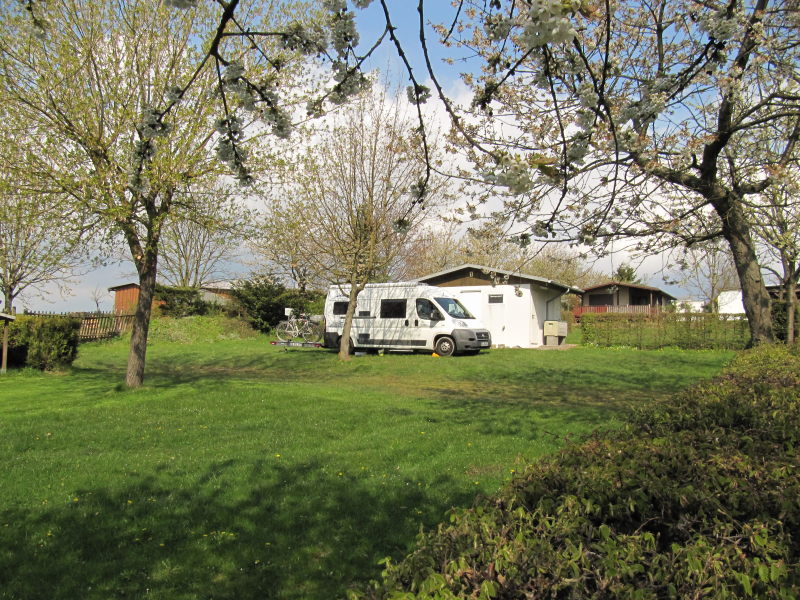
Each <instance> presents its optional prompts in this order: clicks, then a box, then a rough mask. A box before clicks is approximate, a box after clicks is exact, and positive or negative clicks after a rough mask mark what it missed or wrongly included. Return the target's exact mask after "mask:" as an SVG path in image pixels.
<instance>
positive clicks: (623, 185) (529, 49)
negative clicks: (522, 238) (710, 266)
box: [443, 0, 800, 343]
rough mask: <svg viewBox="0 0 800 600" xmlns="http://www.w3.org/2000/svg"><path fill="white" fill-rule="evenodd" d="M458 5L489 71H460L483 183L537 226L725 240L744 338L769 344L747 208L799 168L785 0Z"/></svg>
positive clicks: (572, 235) (588, 236)
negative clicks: (503, 191) (470, 95)
mask: <svg viewBox="0 0 800 600" xmlns="http://www.w3.org/2000/svg"><path fill="white" fill-rule="evenodd" d="M459 4H460V6H461V7H464V8H466V7H469V9H470V10H466V11H465V13H466V14H467V16H466V17H464V18H462V22H461V24H462V25H463V26H464V27H465V28H466V30H467V31H466V32H465V34H464V35H463V36H462V37H461V38H460V40H459V43H463V44H468V45H470V46H471V47H472V48H474V49H475V50H476V51H477V52H478V53H480V55H481V56H483V57H484V59H485V68H484V70H483V73H482V75H481V76H479V77H475V78H468V81H469V83H470V84H471V85H472V86H473V88H474V90H475V101H474V104H473V108H474V109H475V116H476V117H483V120H482V121H481V122H480V123H481V126H470V127H468V126H467V125H465V124H464V123H466V122H468V121H465V120H464V119H463V117H462V120H461V122H460V123H459V121H456V125H457V126H458V128H459V130H460V133H461V135H462V138H463V139H464V140H465V141H466V142H467V143H469V144H471V145H472V146H473V147H477V148H482V149H485V150H486V153H484V155H483V156H480V155H478V154H476V162H477V164H478V165H479V167H480V168H481V169H483V170H484V171H486V172H487V174H488V179H489V180H490V181H492V182H493V183H495V184H498V185H503V186H505V187H507V188H508V189H510V190H511V191H512V192H513V193H514V194H516V195H522V196H524V197H526V198H527V199H528V203H527V204H526V205H524V209H523V211H521V212H522V214H523V215H524V216H525V217H528V218H529V219H530V220H529V222H530V224H531V226H532V234H533V235H534V237H539V238H542V239H548V238H549V239H554V238H555V239H569V240H577V241H579V242H582V243H587V244H593V245H595V246H598V247H600V248H601V249H602V248H603V247H604V246H605V245H606V244H607V243H608V242H609V241H610V240H613V239H615V238H621V237H625V238H637V239H638V240H639V242H638V243H637V248H638V249H639V250H641V251H643V252H647V251H655V250H659V249H662V248H664V247H668V246H670V245H675V244H694V243H699V242H703V241H705V240H710V239H714V238H717V237H722V238H724V239H725V240H726V241H727V243H728V245H729V246H730V250H731V253H732V256H733V260H734V264H735V266H736V270H737V273H738V277H739V282H740V284H741V287H742V290H743V299H744V305H745V311H746V313H747V316H748V318H749V322H750V329H751V334H752V340H753V343H759V342H764V341H771V340H772V339H773V333H772V326H771V318H770V311H769V296H768V294H767V292H766V289H765V287H764V283H763V280H762V276H761V271H760V269H759V264H758V260H757V256H756V244H755V243H754V241H753V236H752V233H751V223H752V221H751V215H752V213H751V211H750V209H749V204H750V202H751V200H752V199H755V198H756V197H757V196H758V195H759V194H761V193H763V192H764V191H765V190H767V189H769V188H770V187H772V186H775V185H778V184H780V183H781V182H782V181H783V180H784V179H785V178H786V177H787V174H788V173H790V172H791V171H792V170H793V169H796V168H797V162H798V152H797V150H798V148H797V141H798V137H800V86H798V81H799V80H800V72H799V71H798V66H799V60H798V59H800V54H799V53H798V47H799V46H798V44H797V36H796V32H797V31H798V25H800V20H798V19H799V17H798V12H797V11H796V10H793V9H792V8H791V6H790V5H791V3H785V2H770V1H769V0H758V1H756V2H748V1H740V0H730V1H728V2H695V1H694V0H646V1H644V2H642V1H639V0H637V1H624V0H623V1H619V2H613V3H612V2H586V1H583V2H580V1H578V2H561V1H554V0H526V1H523V2H500V1H497V0H495V1H492V2H489V3H482V2H475V3H473V2H461V3H459ZM443 35H445V36H448V35H450V33H449V31H443ZM486 117H489V118H488V119H487V118H486ZM765 135H768V136H769V138H770V143H769V144H764V143H763V138H764V136H765ZM513 206H514V210H515V212H516V214H520V204H519V200H518V199H515V200H514V204H513Z"/></svg>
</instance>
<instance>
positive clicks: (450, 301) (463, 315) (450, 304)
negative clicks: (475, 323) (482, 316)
mask: <svg viewBox="0 0 800 600" xmlns="http://www.w3.org/2000/svg"><path fill="white" fill-rule="evenodd" d="M434 299H435V300H436V303H437V304H438V305H439V306H441V307H442V308H443V309H445V310H446V311H447V314H448V315H450V316H451V317H455V318H456V319H474V318H475V317H473V316H472V314H471V313H470V312H469V311H468V310H467V309H466V307H465V306H464V305H463V304H461V302H459V301H458V300H456V299H455V298H434Z"/></svg>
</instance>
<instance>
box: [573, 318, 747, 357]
mask: <svg viewBox="0 0 800 600" xmlns="http://www.w3.org/2000/svg"><path fill="white" fill-rule="evenodd" d="M581 327H582V329H583V341H584V343H586V344H595V345H597V346H631V347H634V348H641V349H655V348H664V347H667V346H674V347H677V348H684V349H687V350H703V349H706V350H710V349H734V350H740V349H742V348H744V347H745V346H746V345H747V342H748V341H749V339H750V332H749V328H748V324H747V320H746V319H744V318H743V317H741V316H739V315H720V314H716V313H659V314H654V315H649V314H624V313H599V314H594V313H588V314H584V315H582V316H581Z"/></svg>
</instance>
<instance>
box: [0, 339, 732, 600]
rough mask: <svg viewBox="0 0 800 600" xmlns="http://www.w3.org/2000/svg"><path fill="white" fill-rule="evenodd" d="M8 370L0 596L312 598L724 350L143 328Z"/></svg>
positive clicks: (370, 570) (374, 567)
mask: <svg viewBox="0 0 800 600" xmlns="http://www.w3.org/2000/svg"><path fill="white" fill-rule="evenodd" d="M126 352H127V347H126V346H125V344H124V343H122V342H114V343H108V344H94V345H86V346H82V347H81V353H80V356H79V359H78V361H77V362H76V363H75V366H74V368H73V369H72V370H71V371H70V372H68V373H64V374H39V373H31V372H24V371H23V372H11V373H10V374H9V375H8V376H6V377H3V378H0V463H1V464H2V470H1V471H0V473H1V474H0V598H2V599H12V598H14V599H20V600H22V599H24V600H33V599H39V598H41V599H48V600H53V599H70V600H74V599H76V598H80V599H98V600H100V599H109V598H143V597H147V598H158V599H170V600H174V599H190V598H191V599H195V598H215V599H234V598H235V599H240V600H241V599H244V600H248V599H263V598H270V599H271V598H281V599H284V598H286V599H289V598H291V599H298V600H299V599H312V600H313V599H319V600H323V599H325V600H327V599H329V598H337V597H342V596H343V595H344V594H345V592H346V590H347V588H348V587H351V586H353V585H358V584H359V583H363V582H365V581H367V580H369V579H370V578H374V577H376V576H377V575H378V574H379V572H380V566H379V565H378V561H379V560H380V559H381V558H383V557H384V556H392V557H393V558H398V557H400V556H401V555H403V554H404V551H405V550H406V549H407V548H408V545H409V544H410V543H411V542H412V541H413V539H414V536H415V535H416V534H417V532H418V531H419V529H420V527H421V526H424V527H432V526H435V524H436V523H437V522H440V521H442V520H443V519H444V518H446V513H447V510H448V508H450V507H452V506H464V505H469V504H471V503H472V501H473V499H474V497H475V496H476V494H479V493H482V494H490V493H492V492H493V491H495V490H496V489H497V488H498V486H500V485H501V484H502V483H503V481H504V480H507V479H508V478H509V477H511V476H512V474H513V471H514V470H515V469H516V468H519V465H521V464H523V463H525V462H527V461H531V460H534V459H535V458H536V457H538V456H541V455H542V454H545V453H549V452H553V451H554V450H556V449H557V448H559V447H560V446H561V445H562V444H563V442H564V439H565V438H567V437H571V436H576V435H579V434H583V433H585V432H588V431H591V430H593V429H595V428H598V427H609V426H614V425H615V423H617V422H618V421H617V419H618V418H619V417H620V416H621V415H622V414H624V413H625V411H626V410H627V408H628V407H629V406H630V405H632V404H637V403H642V402H650V401H652V399H654V398H659V397H663V396H664V395H667V394H670V393H672V392H674V391H676V390H678V389H680V388H683V387H685V386H687V385H689V384H690V383H692V382H693V381H696V380H697V379H698V378H705V377H710V376H711V375H713V374H714V373H716V372H717V371H718V370H719V369H720V368H721V367H722V365H723V364H724V363H725V362H727V361H728V360H729V359H730V358H731V357H732V355H733V354H732V353H731V352H690V351H676V350H668V351H659V352H640V351H635V350H602V349H592V348H576V349H573V350H569V351H526V350H495V351H492V352H489V353H482V354H481V355H479V356H475V357H459V358H452V359H441V358H433V357H430V356H423V355H414V356H411V355H386V356H366V357H358V358H356V359H354V360H352V361H350V362H349V363H339V362H338V361H337V359H336V356H335V354H334V353H331V352H327V351H324V350H311V349H297V350H290V351H284V350H280V349H276V348H274V347H271V346H270V345H269V344H268V342H267V341H266V339H265V338H263V337H262V338H255V339H248V340H232V341H221V342H215V343H194V344H174V343H167V342H161V341H157V342H155V343H153V344H152V346H151V347H150V349H149V354H148V370H147V376H146V385H145V387H144V388H142V389H140V390H136V391H128V390H123V389H121V387H120V386H119V383H120V382H121V381H122V379H123V374H124V369H125V359H126Z"/></svg>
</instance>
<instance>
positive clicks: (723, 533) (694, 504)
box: [353, 346, 800, 600]
mask: <svg viewBox="0 0 800 600" xmlns="http://www.w3.org/2000/svg"><path fill="white" fill-rule="evenodd" d="M798 431H800V358H798V356H797V355H796V354H792V353H790V352H789V351H788V350H787V349H786V348H784V347H774V346H772V347H761V348H758V349H756V350H753V351H749V352H747V353H744V354H742V355H741V356H740V357H739V358H738V359H737V360H736V361H735V362H734V364H733V365H731V367H730V368H729V369H727V370H726V372H725V373H724V374H723V375H721V376H720V377H718V378H717V379H715V380H714V381H712V382H709V383H705V384H703V385H700V386H698V387H696V388H693V389H691V390H689V391H687V392H684V393H682V394H679V395H677V396H675V397H674V398H673V399H671V400H670V401H668V402H665V403H664V404H659V405H656V406H653V407H650V408H648V409H646V410H643V411H640V412H639V413H637V415H636V416H635V418H634V419H632V421H631V423H630V424H629V425H628V426H627V427H626V428H625V429H623V430H619V431H614V432H608V433H601V434H595V435H594V436H592V437H590V438H589V439H588V440H586V441H585V442H584V443H582V444H580V445H572V446H569V447H568V448H566V449H565V450H564V451H562V452H561V453H560V454H559V455H558V456H556V457H553V458H551V459H549V460H545V461H541V462H539V463H536V464H534V465H532V466H530V467H529V468H528V469H526V470H525V472H524V473H523V474H521V475H520V476H518V477H517V478H516V479H515V480H514V481H513V482H511V483H510V484H509V485H508V486H506V487H505V488H504V489H503V490H501V492H500V493H499V494H497V495H496V496H495V497H493V498H490V499H485V500H480V501H478V502H477V503H476V505H475V506H474V507H473V508H472V509H469V510H456V511H453V512H452V514H451V515H450V520H449V522H448V523H446V524H442V525H440V526H439V527H438V529H437V530H436V531H435V532H430V533H424V534H421V535H420V537H419V538H418V541H417V545H416V548H415V550H414V551H413V552H412V553H411V554H409V555H408V556H407V557H406V558H404V559H403V560H402V561H400V562H399V563H397V564H394V563H392V562H391V561H388V560H387V563H386V568H385V570H384V573H383V577H382V581H381V582H380V583H376V584H374V585H373V586H372V587H371V589H369V590H368V591H365V592H360V593H354V594H353V596H354V597H360V598H382V599H388V598H392V599H399V598H405V599H412V598H418V599H422V598H428V599H433V598H439V599H447V598H450V599H452V598H463V599H467V598H486V599H488V598H498V599H512V598H514V599H517V598H518V599H523V598H569V599H575V600H578V599H589V598H591V599H600V598H608V599H612V598H653V599H656V598H659V599H660V598H675V599H682V598H701V597H702V598H713V599H718V598H719V599H722V598H747V597H753V598H775V599H789V598H797V597H798V596H800V569H798V566H800V565H798V560H800V502H798V498H800V456H799V455H798V452H797V449H796V448H797V441H798Z"/></svg>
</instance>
